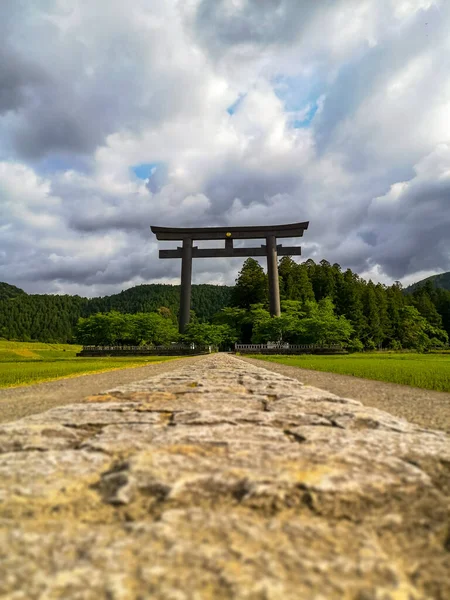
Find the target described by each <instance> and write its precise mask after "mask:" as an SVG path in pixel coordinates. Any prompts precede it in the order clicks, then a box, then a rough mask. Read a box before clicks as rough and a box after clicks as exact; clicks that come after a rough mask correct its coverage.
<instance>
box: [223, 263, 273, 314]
mask: <svg viewBox="0 0 450 600" xmlns="http://www.w3.org/2000/svg"><path fill="white" fill-rule="evenodd" d="M267 286H268V284H267V275H266V274H265V273H264V270H263V268H262V267H261V265H260V264H259V262H258V261H256V260H255V259H254V258H248V259H247V260H246V261H245V262H244V264H243V266H242V269H241V270H240V271H239V275H238V277H237V279H236V285H235V287H234V289H233V292H232V294H231V303H232V305H233V306H239V307H241V308H250V306H251V305H252V304H258V303H263V304H266V303H267V299H268V292H267V290H268V287H267Z"/></svg>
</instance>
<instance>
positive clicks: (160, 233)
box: [151, 221, 309, 333]
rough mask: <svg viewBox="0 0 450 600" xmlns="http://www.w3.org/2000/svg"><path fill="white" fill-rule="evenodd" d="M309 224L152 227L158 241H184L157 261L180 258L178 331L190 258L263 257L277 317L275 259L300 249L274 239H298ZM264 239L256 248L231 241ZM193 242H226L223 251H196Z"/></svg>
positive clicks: (185, 310) (185, 309) (187, 299)
mask: <svg viewBox="0 0 450 600" xmlns="http://www.w3.org/2000/svg"><path fill="white" fill-rule="evenodd" d="M308 225H309V223H308V222H307V221H305V222H304V223H291V224H289V225H270V226H267V225H263V226H260V227H202V228H172V227H154V226H153V227H151V230H152V232H153V233H154V234H155V235H156V238H157V239H158V240H163V241H169V240H172V241H179V240H182V241H183V246H182V247H181V248H180V247H178V248H177V249H176V250H160V251H159V258H181V291H180V313H179V329H180V333H184V331H185V329H186V326H187V325H188V323H189V318H190V310H191V287H192V259H193V258H230V257H240V258H243V257H247V256H265V257H266V258H267V274H268V278H269V299H270V314H271V315H272V316H273V317H279V316H280V314H281V313H280V290H279V283H278V256H300V255H301V248H300V247H299V246H289V247H283V246H281V245H277V238H294V237H301V236H302V235H303V232H304V230H305V229H308ZM235 239H236V240H250V239H265V240H266V245H265V246H264V245H263V246H260V247H259V248H234V247H233V241H234V240H235ZM194 240H225V247H224V248H207V249H204V248H197V247H196V246H193V245H192V243H193V241H194Z"/></svg>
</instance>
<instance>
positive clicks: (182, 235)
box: [150, 221, 309, 241]
mask: <svg viewBox="0 0 450 600" xmlns="http://www.w3.org/2000/svg"><path fill="white" fill-rule="evenodd" d="M308 225H309V222H308V221H305V222H303V223H289V224H288V225H256V226H255V225H251V226H250V225H248V226H244V227H157V226H152V227H151V228H150V229H151V230H152V232H153V233H154V234H155V235H156V239H158V240H161V241H179V240H184V239H191V240H226V239H229V238H230V237H231V238H234V239H241V240H255V239H262V238H266V237H267V236H268V235H273V236H275V237H277V238H289V237H302V236H303V232H304V231H305V229H308Z"/></svg>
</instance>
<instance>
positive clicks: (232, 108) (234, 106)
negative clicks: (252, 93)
mask: <svg viewBox="0 0 450 600" xmlns="http://www.w3.org/2000/svg"><path fill="white" fill-rule="evenodd" d="M246 95H247V94H240V95H239V96H238V98H237V99H236V100H235V101H234V102H233V104H230V106H229V107H228V108H227V113H228V114H229V115H234V113H235V112H236V111H237V109H238V108H239V106H240V105H241V104H242V101H243V100H244V98H245V96H246Z"/></svg>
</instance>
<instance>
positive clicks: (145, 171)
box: [130, 162, 164, 179]
mask: <svg viewBox="0 0 450 600" xmlns="http://www.w3.org/2000/svg"><path fill="white" fill-rule="evenodd" d="M163 164H164V163H161V162H152V163H141V164H140V165H134V166H133V167H130V168H131V170H132V171H133V173H134V174H135V175H136V177H137V178H138V179H149V178H150V177H151V176H152V175H154V174H155V173H156V171H157V169H158V168H160V167H161V166H163Z"/></svg>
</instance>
